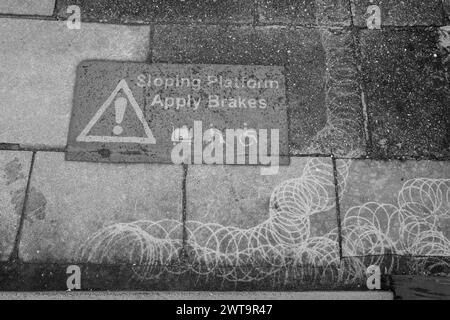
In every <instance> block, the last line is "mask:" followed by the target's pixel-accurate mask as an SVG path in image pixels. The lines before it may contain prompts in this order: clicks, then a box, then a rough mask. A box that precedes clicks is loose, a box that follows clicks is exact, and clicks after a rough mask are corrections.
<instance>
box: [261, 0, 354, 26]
mask: <svg viewBox="0 0 450 320" xmlns="http://www.w3.org/2000/svg"><path fill="white" fill-rule="evenodd" d="M258 19H259V22H260V23H263V24H280V23H282V24H294V25H341V26H349V25H350V21H351V14H350V6H349V5H348V2H347V1H346V0H281V1H279V0H277V1H276V0H258Z"/></svg>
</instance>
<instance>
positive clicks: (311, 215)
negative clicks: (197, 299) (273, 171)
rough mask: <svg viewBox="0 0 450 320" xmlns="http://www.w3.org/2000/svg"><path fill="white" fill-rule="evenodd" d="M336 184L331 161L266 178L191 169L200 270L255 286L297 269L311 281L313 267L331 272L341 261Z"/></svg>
mask: <svg viewBox="0 0 450 320" xmlns="http://www.w3.org/2000/svg"><path fill="white" fill-rule="evenodd" d="M333 179H334V178H333V167H332V163H331V159H330V158H291V165H290V166H288V167H280V170H279V173H278V174H277V175H273V176H261V175H260V173H259V169H258V168H257V167H253V168H248V167H242V166H241V167H238V166H235V167H226V166H190V167H189V170H188V176H187V184H186V194H187V205H186V206H187V207H186V212H187V219H186V220H187V221H186V230H187V247H188V249H187V250H188V251H189V252H190V258H191V259H192V261H191V268H192V270H193V271H194V272H197V273H199V274H200V275H203V276H207V277H210V276H211V277H212V276H216V277H219V278H220V277H222V278H223V280H228V281H232V282H252V281H258V280H263V279H267V278H269V277H271V276H274V275H276V274H277V273H279V272H284V271H286V270H289V268H296V267H299V268H300V269H301V268H304V271H303V272H305V273H304V274H303V276H305V278H306V277H308V276H313V275H312V274H309V273H308V271H305V270H307V268H308V267H311V268H312V269H315V268H321V267H324V268H328V267H329V268H331V267H332V266H333V264H335V263H337V262H338V261H339V250H338V243H337V240H336V232H337V231H336V228H337V216H336V210H335V200H336V199H335V191H334V184H333V181H334V180H333ZM318 252H320V257H319V256H317V255H316V254H317V253H318ZM250 266H251V267H250ZM249 267H250V268H249ZM290 270H291V271H292V269H290ZM328 271H330V270H326V271H324V279H325V278H326V276H325V274H327V275H328ZM310 272H312V273H313V272H314V271H313V270H310ZM288 273H289V271H286V277H291V276H292V274H290V275H288ZM283 274H284V273H283ZM302 280H305V279H302ZM328 280H330V279H328ZM332 280H335V281H337V279H331V281H332ZM274 281H276V280H274ZM311 282H313V280H311Z"/></svg>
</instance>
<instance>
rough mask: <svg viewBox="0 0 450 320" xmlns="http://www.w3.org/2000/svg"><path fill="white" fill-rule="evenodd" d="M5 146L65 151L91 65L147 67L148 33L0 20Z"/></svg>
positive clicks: (123, 28)
mask: <svg viewBox="0 0 450 320" xmlns="http://www.w3.org/2000/svg"><path fill="white" fill-rule="evenodd" d="M0 30H1V33H0V34H1V35H0V46H1V47H2V50H1V53H0V59H1V61H2V64H1V65H0V88H1V89H0V96H1V97H2V102H1V103H0V112H1V113H2V117H1V119H0V128H1V129H0V142H1V143H16V144H26V145H28V144H29V145H35V144H36V145H46V146H58V147H63V146H65V144H66V141H67V133H68V127H69V118H70V111H71V109H72V96H73V88H74V84H75V72H76V67H77V65H78V63H79V62H81V61H82V60H86V59H111V60H131V61H136V60H137V61H144V60H145V59H146V57H147V54H148V50H149V49H148V48H149V32H150V29H149V28H148V27H129V26H115V25H101V24H87V23H85V24H82V26H81V29H80V30H71V29H68V28H67V25H66V23H65V22H62V21H61V22H57V21H38V20H20V19H6V18H3V19H0Z"/></svg>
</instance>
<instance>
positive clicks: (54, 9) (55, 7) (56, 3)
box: [52, 0, 59, 18]
mask: <svg viewBox="0 0 450 320" xmlns="http://www.w3.org/2000/svg"><path fill="white" fill-rule="evenodd" d="M58 1H59V0H56V1H55V6H54V7H53V15H52V16H53V17H55V18H58Z"/></svg>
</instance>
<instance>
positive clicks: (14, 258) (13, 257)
mask: <svg viewBox="0 0 450 320" xmlns="http://www.w3.org/2000/svg"><path fill="white" fill-rule="evenodd" d="M35 159H36V152H33V154H32V155H31V163H30V170H29V172H28V181H27V186H26V188H25V194H24V197H23V203H22V212H21V215H20V220H19V226H18V228H17V233H16V239H15V240H14V247H13V250H12V252H11V255H10V257H9V262H10V263H12V264H15V263H17V262H18V261H19V244H20V240H21V238H22V231H23V225H24V223H25V216H26V209H27V203H28V196H29V192H30V186H31V178H32V174H33V168H34V162H35Z"/></svg>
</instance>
